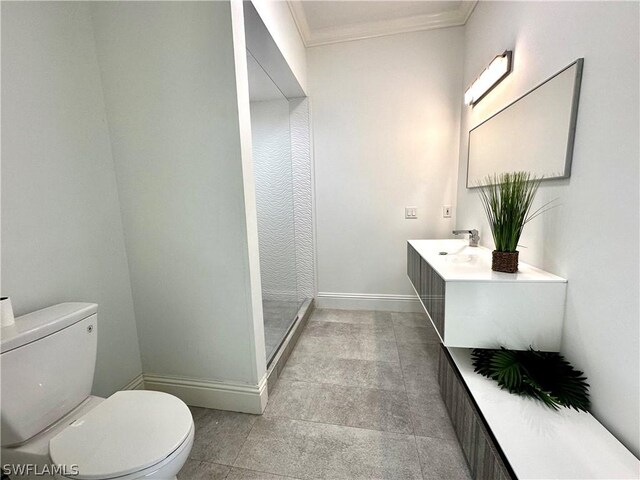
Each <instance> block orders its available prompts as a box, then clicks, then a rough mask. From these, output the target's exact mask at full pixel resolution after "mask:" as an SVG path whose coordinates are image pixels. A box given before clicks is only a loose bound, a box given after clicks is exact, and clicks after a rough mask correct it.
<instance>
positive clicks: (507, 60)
mask: <svg viewBox="0 0 640 480" xmlns="http://www.w3.org/2000/svg"><path fill="white" fill-rule="evenodd" d="M512 56H513V51H511V50H506V51H505V52H504V53H503V54H501V55H498V56H497V57H496V58H494V59H493V60H492V61H491V63H490V64H489V66H488V67H487V68H485V69H484V71H483V72H482V73H481V74H480V76H479V77H478V78H476V79H475V81H474V82H473V83H472V84H471V86H470V87H469V88H468V89H467V91H466V92H464V103H465V105H472V106H473V105H475V104H476V103H478V102H479V101H480V100H482V99H483V98H484V96H485V95H486V94H487V93H489V92H490V91H491V90H492V89H493V87H495V86H496V85H497V84H499V83H500V82H501V81H502V80H504V79H505V77H506V76H507V75H509V74H510V73H511V67H512V65H511V58H512Z"/></svg>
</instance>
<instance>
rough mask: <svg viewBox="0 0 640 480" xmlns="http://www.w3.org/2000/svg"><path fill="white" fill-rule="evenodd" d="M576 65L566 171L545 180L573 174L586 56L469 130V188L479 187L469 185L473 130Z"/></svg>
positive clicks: (567, 176) (565, 164) (467, 182)
mask: <svg viewBox="0 0 640 480" xmlns="http://www.w3.org/2000/svg"><path fill="white" fill-rule="evenodd" d="M574 65H576V67H577V68H576V75H575V78H574V81H573V99H572V101H571V117H570V120H569V136H568V139H567V152H566V155H565V163H564V173H563V174H562V175H557V176H554V177H544V180H557V179H561V178H569V177H570V176H571V164H572V162H573V145H574V142H575V136H576V124H577V121H578V104H579V102H580V87H581V85H582V70H583V66H584V58H578V59H577V60H575V61H574V62H571V63H570V64H569V65H567V66H566V67H564V68H563V69H562V70H560V71H559V72H556V73H554V74H553V75H552V76H550V77H549V78H547V79H546V80H545V81H544V82H542V83H540V84H539V85H537V86H535V87H533V88H532V89H531V90H529V91H528V92H527V93H525V94H524V95H522V96H520V97H518V98H517V99H515V100H514V101H513V102H511V103H510V104H509V105H507V106H506V107H504V108H501V109H500V110H498V111H497V112H496V113H494V114H493V115H491V116H490V117H489V118H487V119H485V120H483V121H482V122H480V123H479V124H478V125H476V126H475V127H473V128H472V129H470V130H469V136H468V137H467V181H466V184H467V189H471V188H478V186H477V185H469V161H470V157H471V132H473V131H474V130H475V129H476V128H478V127H480V126H482V125H483V124H485V123H487V122H488V121H489V120H491V119H492V118H494V117H496V116H498V115H500V114H501V113H502V112H504V111H505V110H507V109H508V108H509V107H511V106H512V105H514V104H515V103H517V102H519V101H520V100H522V99H523V98H525V97H526V96H527V95H529V94H531V93H533V92H535V91H536V90H537V89H538V88H540V87H542V86H543V85H545V84H546V83H548V82H550V81H551V80H553V79H554V78H555V77H557V76H558V75H560V74H561V73H562V72H564V71H565V70H567V69H569V68H571V67H573V66H574ZM498 173H500V172H498Z"/></svg>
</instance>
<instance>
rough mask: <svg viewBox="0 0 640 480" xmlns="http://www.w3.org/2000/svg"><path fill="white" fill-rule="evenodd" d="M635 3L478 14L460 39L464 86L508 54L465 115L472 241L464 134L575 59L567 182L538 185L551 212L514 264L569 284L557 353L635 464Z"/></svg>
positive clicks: (530, 233) (489, 6) (527, 236)
mask: <svg viewBox="0 0 640 480" xmlns="http://www.w3.org/2000/svg"><path fill="white" fill-rule="evenodd" d="M639 14H640V12H639V6H638V3H637V2H633V3H622V2H613V3H610V2H593V3H588V2H586V3H574V2H568V3H563V2H559V3H558V2H480V3H479V4H478V6H477V7H476V9H475V11H474V13H473V14H472V16H471V18H470V20H469V22H468V24H467V27H466V38H465V70H464V83H465V85H469V84H470V83H471V81H473V79H474V78H475V77H476V76H477V75H478V74H479V73H480V72H481V71H482V69H483V68H484V67H485V66H486V65H487V63H488V62H489V61H490V60H491V59H492V58H493V57H494V56H495V55H496V54H498V53H500V52H502V51H503V50H505V49H508V48H513V49H514V67H513V68H514V69H513V73H512V74H511V75H510V76H509V77H507V79H506V80H505V81H504V82H502V83H501V84H500V85H499V86H498V87H497V88H496V89H495V90H493V91H492V92H491V93H490V94H489V95H488V96H487V97H485V98H484V99H483V100H482V101H481V102H480V103H479V104H478V105H477V106H476V107H475V108H473V109H470V108H467V107H463V108H462V129H461V130H462V131H461V142H460V168H459V177H458V212H457V214H458V218H457V225H458V227H465V228H467V227H472V228H473V227H476V228H479V229H480V230H481V235H482V237H483V238H482V243H483V244H484V245H486V246H488V247H493V241H492V240H491V234H490V231H489V228H488V225H487V223H486V220H485V216H484V214H483V211H482V208H481V206H480V201H479V199H478V197H477V194H476V192H475V191H473V190H467V189H466V188H465V178H466V166H467V158H466V152H467V134H468V130H469V129H470V128H472V127H473V126H475V125H477V124H478V123H479V122H481V121H482V120H483V119H485V118H487V117H488V116H489V115H491V114H492V113H494V112H496V111H498V110H499V109H500V108H502V107H503V106H505V105H507V104H509V103H510V102H511V101H513V100H515V99H516V98H518V97H519V96H520V95H522V94H523V93H525V92H527V91H528V90H529V89H531V88H533V87H534V86H536V85H537V84H539V83H540V82H542V81H543V80H545V79H546V78H548V77H549V76H551V75H552V74H554V73H556V72H557V71H559V70H560V69H562V68H563V67H565V66H566V65H568V64H569V63H571V62H573V61H574V60H575V59H576V58H578V57H584V74H583V79H582V92H581V97H580V108H579V112H578V124H577V130H576V142H575V151H574V156H573V169H572V174H571V178H570V179H568V180H561V181H549V182H548V183H544V184H543V186H542V187H541V188H540V191H539V203H540V204H542V202H544V201H547V200H551V199H554V198H557V199H558V203H559V207H558V208H555V209H554V210H552V211H550V212H548V213H546V214H545V215H544V216H542V217H539V218H537V219H536V220H534V221H533V222H532V223H531V224H529V225H528V226H527V227H526V228H525V231H524V235H523V237H522V239H521V241H520V243H521V244H522V245H523V246H524V247H526V248H524V247H523V248H520V249H519V250H520V255H521V258H522V260H524V261H526V262H529V263H532V264H534V265H536V266H538V267H541V268H543V269H545V270H548V271H551V272H553V273H555V274H558V275H561V276H563V277H566V278H568V279H569V286H568V290H567V305H566V314H565V315H566V316H565V325H564V333H563V339H562V347H561V351H562V353H564V354H565V355H566V356H567V357H568V358H569V360H571V361H572V362H573V363H574V364H575V365H576V367H578V368H579V369H581V370H584V371H585V373H586V375H587V377H588V379H589V383H590V385H591V389H590V391H591V399H592V402H593V407H592V412H593V413H594V414H595V416H596V417H597V418H598V419H599V420H600V421H601V422H602V423H604V425H606V426H607V427H608V428H609V429H610V430H611V431H612V432H613V433H614V435H616V436H617V437H618V438H619V439H620V440H622V441H623V442H624V443H626V445H627V446H628V447H629V448H630V449H631V450H632V451H633V452H634V453H635V455H638V454H639V453H640V444H639V443H638V442H639V440H640V439H639V432H638V428H639V423H640V418H639V416H638V415H639V410H640V405H639V399H638V392H639V390H640V387H639V385H638V379H639V376H640V372H639V370H638V357H639V353H640V351H639V341H640V334H639V331H638V318H639V313H640V312H639V307H638V289H639V283H638V233H639V232H638V221H639V215H638V193H639V192H638V175H639V164H638V158H639V149H638V131H640V124H639V123H640V122H639V112H638V105H639V103H640V98H639V95H638V84H639V82H640V79H639V78H638V66H639V60H638V59H639V57H640V52H639V43H640V39H639V27H638V18H639Z"/></svg>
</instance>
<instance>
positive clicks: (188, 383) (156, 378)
mask: <svg viewBox="0 0 640 480" xmlns="http://www.w3.org/2000/svg"><path fill="white" fill-rule="evenodd" d="M144 388H145V389H147V390H157V391H160V392H166V393H170V394H172V395H175V396H176V397H178V398H179V399H181V400H182V401H183V402H185V403H186V404H187V405H191V406H194V407H205V408H215V409H218V410H230V411H233V412H243V413H255V414H261V413H262V412H264V409H265V408H266V406H267V377H266V375H265V376H264V377H263V378H262V380H261V381H260V384H258V385H255V386H253V385H238V384H229V383H224V382H216V381H209V380H195V379H191V378H183V377H173V376H166V375H153V374H146V373H145V374H144Z"/></svg>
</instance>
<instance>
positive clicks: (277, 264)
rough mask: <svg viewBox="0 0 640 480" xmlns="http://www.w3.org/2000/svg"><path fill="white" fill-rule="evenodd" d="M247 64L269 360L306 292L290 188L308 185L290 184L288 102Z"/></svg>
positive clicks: (262, 73)
mask: <svg viewBox="0 0 640 480" xmlns="http://www.w3.org/2000/svg"><path fill="white" fill-rule="evenodd" d="M247 64H248V73H249V89H250V99H251V137H252V145H253V169H254V170H253V173H254V180H255V192H256V207H257V217H258V238H259V248H260V272H261V274H260V276H261V283H262V304H263V315H264V334H265V347H266V355H267V363H270V362H271V360H272V359H273V357H274V355H275V354H276V352H277V351H278V347H279V346H280V345H281V344H282V342H283V340H284V339H285V337H286V335H287V333H288V332H289V330H290V328H291V327H292V325H293V324H294V322H295V320H296V318H297V315H298V310H299V308H300V306H301V305H302V303H303V301H304V299H305V298H306V297H307V296H309V294H308V293H307V292H304V291H301V289H300V288H299V279H298V273H299V270H300V268H304V267H302V266H301V262H299V261H298V259H297V249H299V246H300V245H299V244H300V241H301V239H300V238H299V237H300V235H297V232H296V201H297V199H299V195H296V192H295V190H296V188H299V187H301V188H302V189H305V188H307V187H308V186H307V185H302V186H300V185H297V184H296V182H297V178H298V177H299V175H295V173H296V172H294V169H295V166H294V162H293V158H292V150H293V149H294V141H293V140H294V139H292V133H291V115H292V113H291V110H292V108H293V107H292V104H291V103H290V100H289V99H287V98H286V97H285V96H284V95H283V94H282V93H281V91H280V90H279V89H278V87H277V86H276V84H275V83H274V82H273V81H272V80H271V78H270V77H269V76H268V75H267V73H266V72H265V71H264V70H263V69H262V67H261V66H260V64H259V63H258V62H257V61H256V60H255V58H254V57H253V56H252V55H251V54H250V53H248V54H247ZM294 102H297V101H294ZM307 168H308V165H307ZM298 193H299V192H298ZM298 210H299V208H298ZM298 223H299V222H298ZM300 233H302V232H300Z"/></svg>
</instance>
